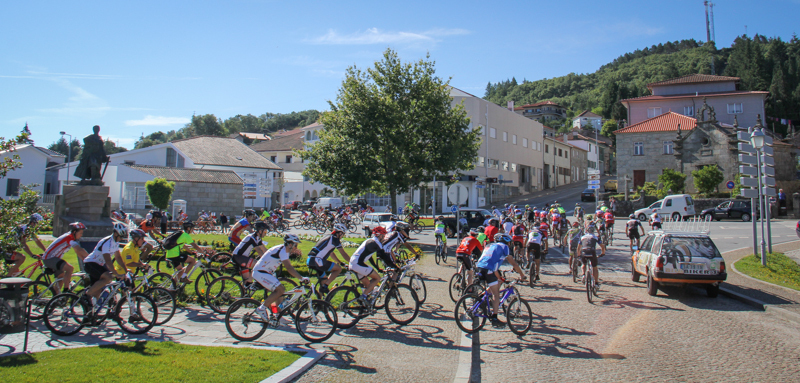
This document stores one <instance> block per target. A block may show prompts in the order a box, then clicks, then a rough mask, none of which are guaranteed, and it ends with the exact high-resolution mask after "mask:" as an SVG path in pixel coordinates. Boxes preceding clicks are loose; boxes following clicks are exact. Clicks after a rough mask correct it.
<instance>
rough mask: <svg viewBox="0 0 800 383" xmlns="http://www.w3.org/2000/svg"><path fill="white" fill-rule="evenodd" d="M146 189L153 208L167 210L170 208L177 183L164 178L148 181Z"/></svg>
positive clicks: (145, 185)
mask: <svg viewBox="0 0 800 383" xmlns="http://www.w3.org/2000/svg"><path fill="white" fill-rule="evenodd" d="M144 187H145V188H146V189H147V197H148V198H150V202H151V203H153V206H155V207H157V208H159V209H160V210H166V209H167V207H169V201H170V200H171V199H172V193H173V192H174V191H175V182H170V181H167V180H166V179H164V178H156V179H153V180H151V181H147V182H146V183H145V184H144Z"/></svg>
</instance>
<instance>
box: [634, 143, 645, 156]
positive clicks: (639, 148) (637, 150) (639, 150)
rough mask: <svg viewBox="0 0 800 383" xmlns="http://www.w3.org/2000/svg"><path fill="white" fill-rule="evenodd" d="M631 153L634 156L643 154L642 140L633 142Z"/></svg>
mask: <svg viewBox="0 0 800 383" xmlns="http://www.w3.org/2000/svg"><path fill="white" fill-rule="evenodd" d="M633 155H634V156H643V155H644V143H643V142H634V143H633Z"/></svg>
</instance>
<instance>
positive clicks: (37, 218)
mask: <svg viewBox="0 0 800 383" xmlns="http://www.w3.org/2000/svg"><path fill="white" fill-rule="evenodd" d="M43 219H44V218H42V216H41V214H39V213H33V214H31V216H30V217H29V218H28V222H29V223H30V224H34V223H37V222H39V221H41V220H43Z"/></svg>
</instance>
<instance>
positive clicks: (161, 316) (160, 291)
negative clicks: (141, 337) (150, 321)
mask: <svg viewBox="0 0 800 383" xmlns="http://www.w3.org/2000/svg"><path fill="white" fill-rule="evenodd" d="M138 274H139V270H136V272H135V273H133V282H134V283H135V282H136V281H142V283H140V284H138V285H136V286H134V287H133V289H132V292H134V293H143V294H145V295H147V296H149V297H150V299H152V300H153V303H155V305H156V308H157V309H158V321H156V325H158V326H160V325H162V324H164V323H167V322H169V320H170V319H172V317H173V316H174V315H175V310H176V309H177V305H176V303H175V297H173V296H172V293H170V292H169V290H167V289H165V288H163V287H158V286H153V285H151V284H150V281H149V280H148V277H150V276H152V275H153V274H154V271H153V268H152V267H149V266H148V267H147V271H145V272H143V273H142V275H141V276H139V275H138Z"/></svg>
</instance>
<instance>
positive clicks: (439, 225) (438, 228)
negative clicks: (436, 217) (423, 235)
mask: <svg viewBox="0 0 800 383" xmlns="http://www.w3.org/2000/svg"><path fill="white" fill-rule="evenodd" d="M444 226H445V225H444V223H442V222H439V221H436V225H435V226H434V229H433V233H434V234H442V233H444Z"/></svg>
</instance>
